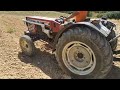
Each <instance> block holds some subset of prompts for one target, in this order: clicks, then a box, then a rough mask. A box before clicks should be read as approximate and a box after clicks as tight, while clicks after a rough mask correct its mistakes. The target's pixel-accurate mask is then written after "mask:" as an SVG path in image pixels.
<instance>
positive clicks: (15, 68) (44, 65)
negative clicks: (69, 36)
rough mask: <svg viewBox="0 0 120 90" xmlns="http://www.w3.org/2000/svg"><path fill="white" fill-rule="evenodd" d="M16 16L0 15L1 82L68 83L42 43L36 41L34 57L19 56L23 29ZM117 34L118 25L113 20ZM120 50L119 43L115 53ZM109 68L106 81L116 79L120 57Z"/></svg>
mask: <svg viewBox="0 0 120 90" xmlns="http://www.w3.org/2000/svg"><path fill="white" fill-rule="evenodd" d="M22 18H24V17H23V16H16V15H4V14H3V15H0V78H1V79H69V78H70V77H68V76H66V75H65V74H64V72H63V71H62V70H61V69H60V67H59V66H58V63H57V61H56V59H55V57H54V55H53V54H52V53H51V50H46V46H45V42H43V41H37V42H36V47H37V55H36V56H34V57H31V58H30V57H27V56H25V55H24V54H22V53H21V49H20V46H19V38H20V36H21V35H23V32H24V30H25V29H27V28H26V26H25V25H24V23H23V21H22ZM113 22H115V23H116V24H117V26H118V27H117V29H118V31H116V32H117V33H118V32H120V31H119V28H120V27H119V23H120V21H116V20H113ZM119 49H120V42H119V43H118V47H117V50H119ZM113 63H114V64H113V68H112V70H111V71H110V73H109V74H108V76H107V77H106V78H107V79H118V78H120V54H118V55H114V62H113Z"/></svg>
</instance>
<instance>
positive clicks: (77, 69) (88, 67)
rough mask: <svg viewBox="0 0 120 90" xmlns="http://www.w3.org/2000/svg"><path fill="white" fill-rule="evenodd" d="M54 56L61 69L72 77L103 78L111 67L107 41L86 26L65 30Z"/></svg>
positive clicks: (109, 48)
mask: <svg viewBox="0 0 120 90" xmlns="http://www.w3.org/2000/svg"><path fill="white" fill-rule="evenodd" d="M56 58H57V60H58V63H59V65H60V67H61V68H62V70H63V71H65V72H66V73H67V74H68V75H70V76H71V77H72V78H83V79H88V78H89V79H92V78H96V79H100V78H104V77H105V76H106V75H107V74H108V72H109V71H110V69H111V67H112V60H113V56H112V50H111V46H110V44H109V42H108V41H107V40H106V38H105V37H103V36H102V35H100V34H99V33H98V32H96V31H93V30H90V29H88V28H79V27H77V28H74V29H70V30H68V31H67V32H65V33H64V34H63V35H62V36H61V38H60V39H59V41H58V44H57V46H56Z"/></svg>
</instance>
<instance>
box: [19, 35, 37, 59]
mask: <svg viewBox="0 0 120 90" xmlns="http://www.w3.org/2000/svg"><path fill="white" fill-rule="evenodd" d="M19 44H20V47H21V50H22V52H23V53H24V54H25V55H27V56H30V57H31V56H34V55H35V51H36V48H35V45H34V43H33V41H32V39H31V38H30V37H29V36H28V35H23V36H22V37H21V38H20V40H19Z"/></svg>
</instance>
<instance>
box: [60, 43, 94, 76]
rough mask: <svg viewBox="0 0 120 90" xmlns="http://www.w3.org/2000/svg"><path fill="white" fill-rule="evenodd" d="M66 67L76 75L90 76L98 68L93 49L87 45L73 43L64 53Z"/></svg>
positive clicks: (65, 48)
mask: <svg viewBox="0 0 120 90" xmlns="http://www.w3.org/2000/svg"><path fill="white" fill-rule="evenodd" d="M62 59H63V62H64V64H65V66H66V67H67V68H68V69H69V70H70V71H71V72H72V73H74V74H77V75H87V74H90V73H91V72H92V71H93V70H94V68H95V66H96V57H95V54H94V52H93V51H92V49H91V48H90V47H89V46H88V45H86V44H85V43H82V42H79V41H73V42H70V43H68V44H67V45H66V46H65V47H64V48H63V51H62Z"/></svg>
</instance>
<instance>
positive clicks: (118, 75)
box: [106, 57, 120, 79]
mask: <svg viewBox="0 0 120 90" xmlns="http://www.w3.org/2000/svg"><path fill="white" fill-rule="evenodd" d="M113 61H114V62H113V67H112V69H111V71H110V73H109V74H108V75H107V77H106V79H120V57H119V58H116V57H114V59H113ZM118 63H119V64H118Z"/></svg>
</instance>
